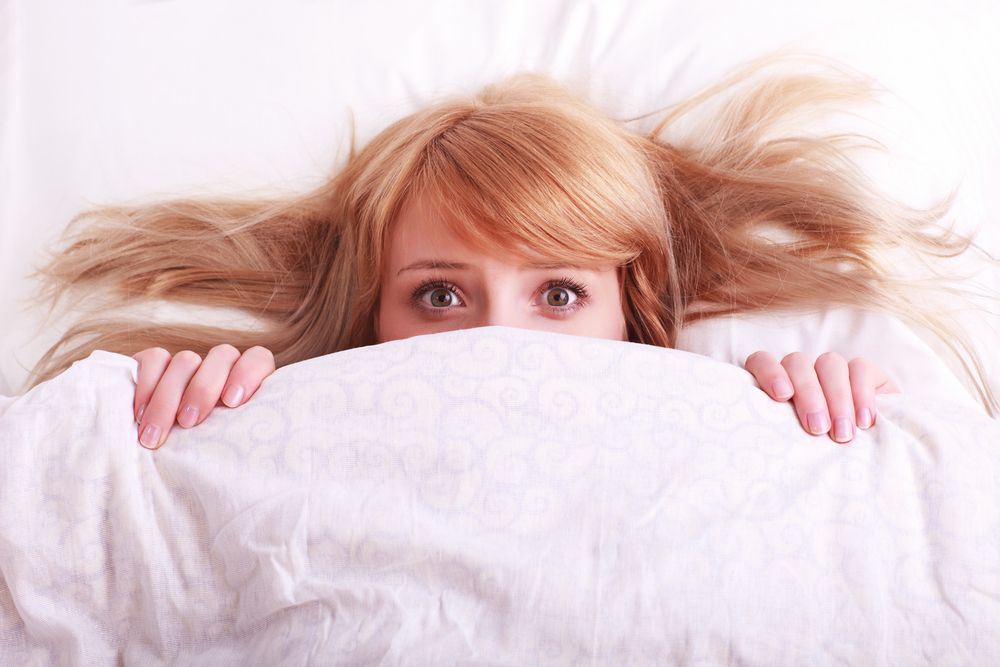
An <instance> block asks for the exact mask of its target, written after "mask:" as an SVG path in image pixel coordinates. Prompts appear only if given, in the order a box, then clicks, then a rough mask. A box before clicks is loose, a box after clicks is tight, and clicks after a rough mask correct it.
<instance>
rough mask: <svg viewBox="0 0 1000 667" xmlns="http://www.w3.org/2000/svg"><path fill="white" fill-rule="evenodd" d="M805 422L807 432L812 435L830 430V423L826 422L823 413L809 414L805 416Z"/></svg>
mask: <svg viewBox="0 0 1000 667" xmlns="http://www.w3.org/2000/svg"><path fill="white" fill-rule="evenodd" d="M806 422H807V423H808V424H809V432H810V433H813V434H814V435H819V434H821V433H826V432H827V431H829V430H830V422H829V421H828V420H827V418H826V413H825V412H810V413H809V414H807V415H806Z"/></svg>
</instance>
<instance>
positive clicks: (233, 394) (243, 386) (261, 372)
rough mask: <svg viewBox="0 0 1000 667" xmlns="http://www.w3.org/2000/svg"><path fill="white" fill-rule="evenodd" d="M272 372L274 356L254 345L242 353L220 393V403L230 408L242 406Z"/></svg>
mask: <svg viewBox="0 0 1000 667" xmlns="http://www.w3.org/2000/svg"><path fill="white" fill-rule="evenodd" d="M273 372H274V355H273V354H271V351H270V350H268V349H267V348H266V347H261V346H259V345H255V346H254V347H251V348H250V349H249V350H247V351H246V352H244V353H243V356H241V357H240V359H239V361H237V362H236V365H235V366H233V370H232V372H230V373H229V381H228V382H226V389H225V391H224V392H223V393H222V402H223V403H225V404H226V405H228V406H229V407H231V408H235V407H236V406H238V405H242V404H243V403H244V402H246V400H247V399H248V398H250V397H251V396H253V395H254V392H256V391H257V389H258V388H259V387H260V384H261V382H263V381H264V378H266V377H267V376H268V375H270V374H271V373H273Z"/></svg>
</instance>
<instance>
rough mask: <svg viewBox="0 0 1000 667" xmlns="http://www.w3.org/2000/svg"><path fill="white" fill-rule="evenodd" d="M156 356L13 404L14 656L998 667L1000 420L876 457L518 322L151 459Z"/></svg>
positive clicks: (315, 370) (346, 356) (772, 409)
mask: <svg viewBox="0 0 1000 667" xmlns="http://www.w3.org/2000/svg"><path fill="white" fill-rule="evenodd" d="M135 370H136V365H135V362H134V361H133V360H132V359H130V358H128V357H124V356H120V355H114V354H110V353H106V352H97V353H95V354H94V355H92V356H91V357H90V358H89V359H87V360H85V361H83V362H78V363H77V364H76V365H74V366H73V368H72V369H70V370H69V371H68V372H66V373H65V374H63V375H61V376H59V377H57V378H56V379H54V380H52V381H50V382H48V383H45V384H43V385H41V386H39V387H37V388H36V389H34V390H33V391H32V392H30V393H28V394H27V395H24V396H21V397H17V398H0V460H2V462H3V465H2V466H0V574H2V578H0V654H2V656H3V659H2V662H3V663H4V664H37V665H49V664H88V665H90V664H96V665H101V664H121V662H122V661H123V662H124V664H154V663H163V662H171V663H173V664H202V665H223V664H244V665H248V664H269V665H293V664H294V665H298V664H306V663H308V664H338V665H347V664H357V665H369V664H393V665H395V664H407V665H432V664H433V665H443V664H449V665H450V664H456V665H486V664H489V665H526V664H547V665H576V664H587V665H624V664H634V665H647V664H664V663H667V662H673V663H683V664H689V665H699V664H711V665H716V664H743V665H747V664H785V665H793V664H794V665H833V664H838V665H839V664H865V665H915V664H934V665H987V664H998V663H1000V625H998V622H997V619H998V618H1000V539H998V535H1000V451H998V449H1000V424H998V423H997V422H996V421H994V420H991V419H988V418H986V417H984V416H983V415H982V414H981V412H979V411H978V410H977V409H976V408H975V407H974V406H971V405H969V404H967V403H962V402H952V401H950V400H949V399H948V397H946V396H943V397H937V398H934V399H918V398H915V397H913V396H898V395H897V396H882V397H879V400H878V408H879V418H878V424H877V426H876V427H875V428H873V429H872V430H870V431H868V432H860V433H859V436H858V438H857V439H856V440H855V441H854V443H853V444H850V445H847V446H844V445H838V444H836V443H834V442H833V441H831V440H830V439H828V438H825V437H823V438H816V437H812V436H809V435H807V434H805V433H804V432H803V431H802V429H801V428H800V427H799V425H798V423H797V422H796V420H795V417H794V414H793V411H792V409H791V407H790V406H789V405H787V404H779V403H775V402H773V401H771V400H770V399H769V398H767V397H766V396H765V395H764V394H763V393H762V392H761V391H760V390H758V389H756V388H755V387H754V385H753V381H752V379H751V378H750V376H749V375H748V374H747V373H745V372H744V371H742V370H740V369H738V368H735V367H733V366H731V365H726V364H721V363H718V362H716V361H713V360H711V359H706V358H704V357H701V356H698V355H693V354H689V353H685V352H680V351H673V350H664V349H658V348H652V347H647V346H640V345H634V344H629V343H618V342H609V341H597V340H593V339H586V338H575V337H567V336H560V335H555V334H545V333H539V332H530V331H521V330H515V329H504V328H487V329H476V330H469V331H459V332H453V333H448V334H439V335H435V336H425V337H418V338H413V339H409V340H405V341H398V342H393V343H388V344H384V345H379V346H375V347H369V348H362V349H357V350H352V351H348V352H343V353H340V354H335V355H331V356H327V357H322V358H318V359H313V360H310V361H307V362H303V363H299V364H295V365H293V366H289V367H285V368H282V369H280V370H278V371H277V372H276V373H275V374H274V375H273V376H271V377H270V378H269V379H267V380H266V381H265V384H264V385H263V386H262V388H261V389H260V391H259V393H258V394H257V395H256V396H255V397H254V398H253V400H252V401H250V402H249V403H248V404H247V405H245V406H244V407H242V408H239V409H238V410H228V409H225V408H222V409H219V410H217V411H216V412H215V413H213V415H211V417H210V418H209V420H208V421H207V422H206V423H205V424H203V425H202V426H200V427H198V428H196V429H192V430H190V431H180V430H178V431H175V432H174V433H173V434H172V435H171V439H170V441H168V443H167V444H166V446H165V447H163V448H162V449H161V450H159V451H157V452H155V453H154V452H149V451H146V450H144V449H142V448H141V447H139V446H138V445H137V444H136V428H135V424H134V422H133V420H132V415H131V407H130V406H131V397H132V392H133V391H134V378H135Z"/></svg>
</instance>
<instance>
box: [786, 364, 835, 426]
mask: <svg viewBox="0 0 1000 667" xmlns="http://www.w3.org/2000/svg"><path fill="white" fill-rule="evenodd" d="M781 365H782V367H783V368H784V369H785V371H787V372H788V378H789V379H790V380H791V381H792V387H793V388H794V391H795V396H794V398H793V399H792V403H793V404H794V405H795V413H796V414H797V415H798V417H799V423H800V424H802V428H804V429H805V430H806V431H808V432H809V433H812V434H813V435H822V434H823V433H826V432H828V431H829V430H830V414H829V413H828V412H827V407H826V398H824V396H823V389H822V388H821V387H820V384H819V378H817V377H816V369H814V368H813V364H812V362H811V361H810V360H809V358H808V357H806V355H804V354H802V353H801V352H793V353H792V354H789V355H788V356H786V357H785V358H784V359H782V360H781Z"/></svg>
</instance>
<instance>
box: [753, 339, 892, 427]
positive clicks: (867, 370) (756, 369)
mask: <svg viewBox="0 0 1000 667" xmlns="http://www.w3.org/2000/svg"><path fill="white" fill-rule="evenodd" d="M744 366H745V367H746V369H747V370H748V371H750V373H751V374H752V375H753V376H754V378H756V380H757V384H759V385H760V387H761V389H763V390H764V391H765V392H766V393H767V394H768V395H769V396H770V397H771V398H773V399H774V400H776V401H787V400H788V399H792V403H793V404H794V405H795V412H796V413H797V414H798V416H799V422H800V423H801V424H802V427H803V428H804V429H805V430H806V431H808V432H809V433H812V434H813V435H822V434H824V433H829V434H830V437H831V438H833V439H834V440H836V441H837V442H850V441H851V440H853V439H854V433H855V430H854V427H855V424H856V425H857V426H859V427H861V428H864V429H866V428H868V427H870V426H871V425H872V424H874V423H875V417H876V414H877V412H876V410H875V396H876V394H889V393H895V392H899V387H897V386H896V383H895V382H893V381H892V380H891V379H889V377H888V376H886V374H885V372H884V371H882V370H881V369H879V368H877V367H876V366H874V365H872V364H871V363H870V362H868V361H867V360H865V359H862V358H860V357H859V358H857V359H852V360H851V361H850V362H847V361H846V360H845V359H844V358H843V357H841V356H840V355H839V354H836V353H834V352H825V353H823V354H821V355H820V356H819V358H818V359H816V363H815V364H813V363H812V362H811V361H810V360H809V358H808V357H806V355H804V354H802V353H801V352H793V353H792V354H789V355H788V356H787V357H785V358H784V359H782V360H781V363H780V364H779V363H778V362H777V361H776V360H775V358H774V357H772V356H771V355H770V354H768V353H767V352H754V353H753V354H751V355H750V356H749V357H747V360H746V363H745V364H744ZM831 427H832V428H831Z"/></svg>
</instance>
